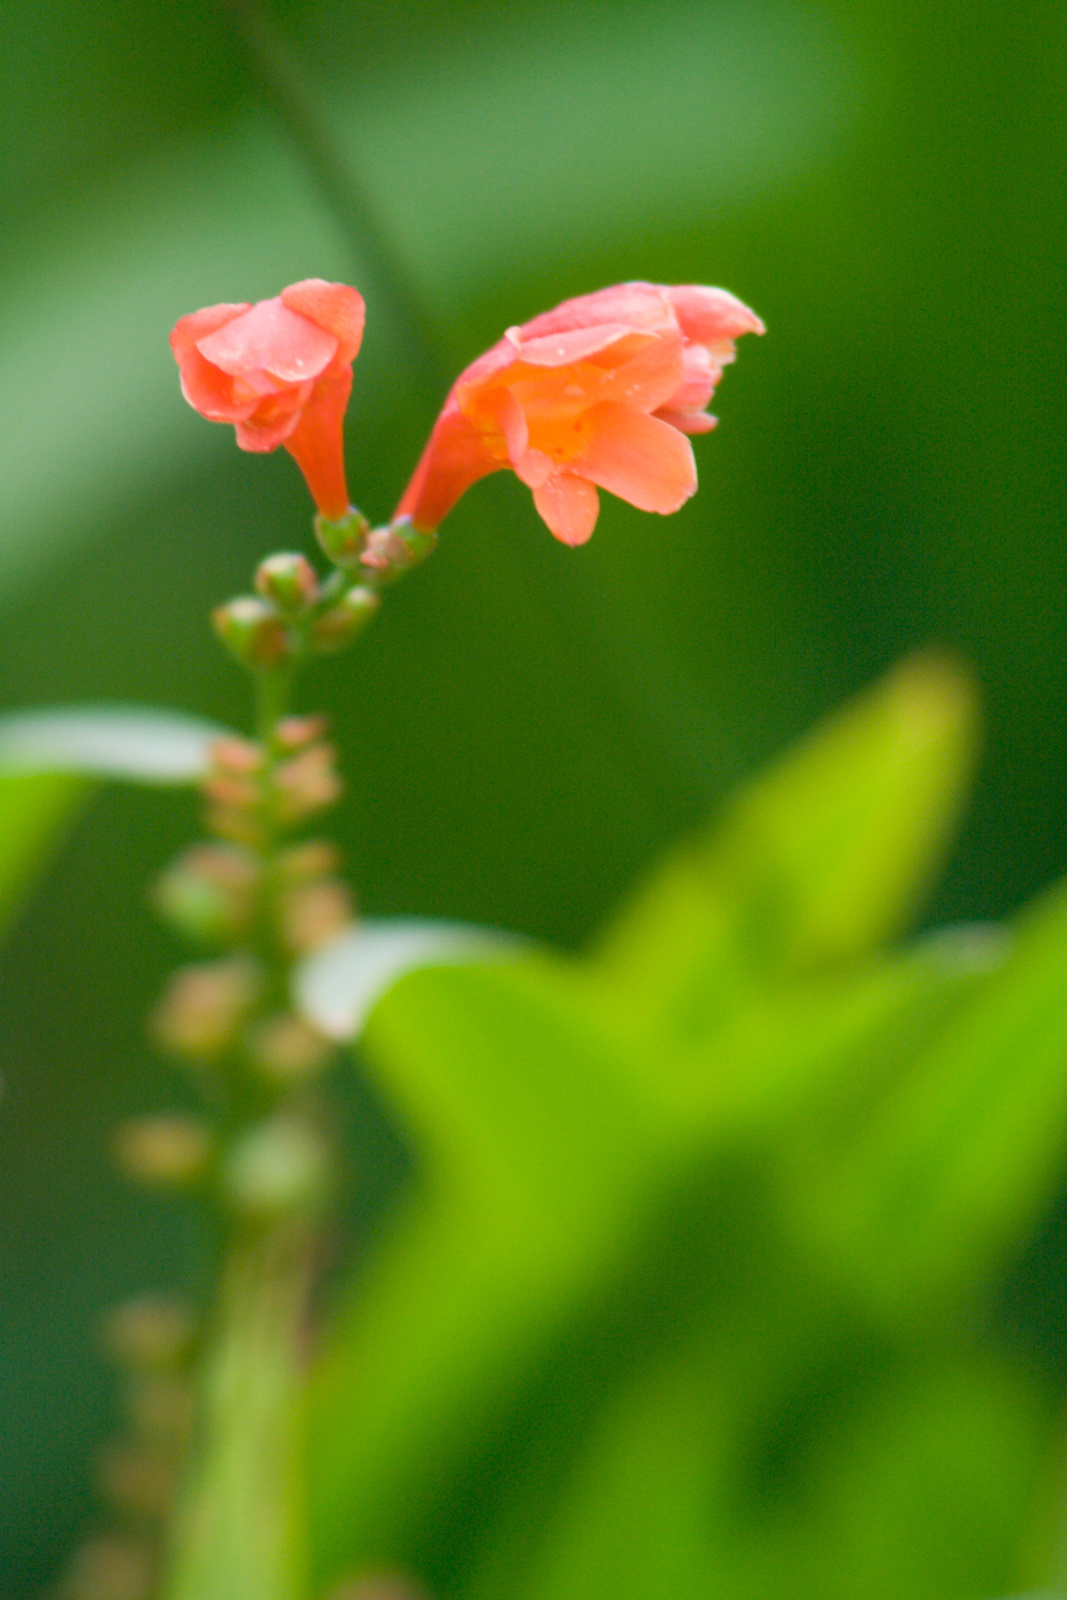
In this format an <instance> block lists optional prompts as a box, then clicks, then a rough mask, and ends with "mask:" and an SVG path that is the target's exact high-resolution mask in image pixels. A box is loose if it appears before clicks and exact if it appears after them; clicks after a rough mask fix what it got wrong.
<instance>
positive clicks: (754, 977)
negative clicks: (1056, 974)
mask: <svg viewBox="0 0 1067 1600" xmlns="http://www.w3.org/2000/svg"><path fill="white" fill-rule="evenodd" d="M974 744H975V704H974V695H973V691H972V689H971V686H970V683H969V681H968V680H967V678H966V677H965V676H964V675H963V673H962V672H961V671H960V669H959V668H958V667H957V666H956V665H955V664H954V663H952V662H949V661H946V660H943V659H941V658H939V657H934V656H917V657H914V658H912V659H911V660H908V661H906V662H904V663H903V665H902V666H900V667H899V668H897V670H896V671H895V672H893V673H891V674H890V676H889V677H888V678H887V679H885V680H884V681H883V682H882V683H880V684H878V685H877V686H876V687H875V688H874V689H872V690H869V691H868V692H867V693H865V694H863V695H861V696H859V697H858V698H857V699H856V700H854V701H853V702H852V703H851V704H850V705H848V706H846V707H845V708H844V710H843V711H840V712H838V713H836V714H835V715H834V716H832V717H831V718H830V719H828V721H826V722H825V723H824V724H823V725H822V726H821V727H819V728H816V729H815V731H814V732H813V733H812V734H810V735H809V736H808V737H807V738H806V739H805V740H803V741H802V742H801V743H800V744H798V745H796V746H794V748H793V749H792V750H790V751H788V752H787V753H786V755H785V756H784V757H783V758H782V759H781V760H780V761H779V762H778V763H777V765H776V766H774V767H772V768H771V770H770V772H769V773H767V774H766V775H764V776H762V777H760V778H757V779H756V780H755V782H754V783H753V784H752V785H751V786H750V787H749V788H748V789H747V790H746V791H745V792H743V793H742V794H741V795H740V796H739V797H738V798H737V799H736V800H735V801H734V802H732V803H731V804H730V805H729V807H728V808H727V810H726V813H725V815H724V816H723V817H722V818H721V819H720V821H719V822H718V824H717V826H716V827H715V828H714V829H713V830H712V832H711V833H710V834H709V835H706V836H704V837H703V838H698V839H697V840H696V841H694V842H691V843H689V844H688V845H686V846H684V847H683V848H682V849H681V850H679V851H677V852H675V853H674V854H673V855H672V856H671V857H670V858H669V859H668V860H667V862H666V863H665V864H663V865H661V866H660V867H659V868H658V869H657V870H656V871H655V872H654V873H653V875H652V877H651V878H650V879H649V881H648V882H647V883H646V884H645V886H644V888H643V889H641V890H640V891H639V893H638V894H637V895H636V897H635V898H634V899H633V900H632V901H631V902H630V903H629V905H627V906H626V907H625V908H624V909H623V912H622V914H621V915H620V916H619V917H618V918H617V920H616V922H615V923H614V925H613V926H612V927H611V928H610V929H609V932H608V936H607V938H606V940H605V941H604V943H603V944H602V946H601V947H600V952H599V953H600V957H601V959H602V961H603V964H604V977H605V982H606V984H607V985H608V986H609V988H610V991H611V993H612V994H613V995H615V996H616V997H617V1003H618V1004H619V1005H620V1006H624V1007H625V1008H626V1009H627V1010H629V1011H631V1013H633V1014H634V1016H635V1019H636V1020H639V1021H643V1022H644V1024H645V1025H646V1026H650V1027H651V1028H653V1029H657V1030H666V1032H667V1033H668V1034H675V1035H678V1036H680V1037H682V1038H686V1037H688V1038H691V1039H694V1040H698V1039H700V1038H701V1037H703V1036H704V1035H705V1034H706V1032H707V1030H708V1028H709V1027H712V1026H714V1025H716V1024H717V1023H718V1022H719V1021H720V1020H721V1018H722V1017H723V1015H724V1014H726V1013H728V1012H729V1011H731V1010H735V1009H741V1008H742V1007H743V1006H744V1005H745V1004H746V1002H747V1003H757V1002H758V1003H762V1000H763V998H764V997H765V995H766V992H767V990H768V988H770V989H773V988H775V987H779V986H781V985H782V984H784V983H788V982H789V981H790V980H792V979H794V978H796V977H798V976H802V975H804V974H806V973H815V972H818V971H820V970H825V969H828V968H830V969H832V968H833V967H834V966H836V965H838V964H840V963H842V962H847V961H850V960H854V959H855V958H857V957H859V956H863V955H865V954H867V953H868V952H870V951H872V950H874V949H876V948H877V947H878V946H879V945H880V944H881V943H882V942H884V941H885V940H886V939H888V938H891V937H892V936H894V935H895V934H898V933H899V932H900V931H901V930H902V929H903V928H904V927H905V926H906V924H907V922H908V920H909V918H910V917H911V916H912V915H913V914H914V910H915V907H916V905H917V903H918V901H919V899H920V898H921V896H922V894H923V892H924V891H925V889H926V887H927V885H928V883H929V881H930V879H931V876H932V874H933V873H934V871H935V869H936V868H937V867H938V866H939V865H940V863H941V859H942V856H943V854H944V850H945V846H946V842H947V840H948V838H949V837H950V836H951V833H952V830H953V828H954V826H955V823H956V819H957V816H958V814H959V810H960V805H961V802H962V799H963V796H964V794H965V792H966V789H967V786H968V782H969V779H970V774H971V768H972V764H973V758H974Z"/></svg>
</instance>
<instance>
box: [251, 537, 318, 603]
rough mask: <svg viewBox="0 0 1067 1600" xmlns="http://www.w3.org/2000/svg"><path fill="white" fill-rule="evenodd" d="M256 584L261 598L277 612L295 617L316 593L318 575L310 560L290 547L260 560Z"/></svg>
mask: <svg viewBox="0 0 1067 1600" xmlns="http://www.w3.org/2000/svg"><path fill="white" fill-rule="evenodd" d="M255 584H256V590H257V592H258V593H259V594H260V595H262V597H263V599H264V600H269V601H273V603H274V605H276V606H277V607H278V609H279V610H280V611H285V612H287V613H289V614H291V615H294V616H296V615H299V613H300V612H302V611H306V610H307V608H308V607H309V606H310V605H311V604H312V602H313V601H314V599H315V596H316V595H317V594H318V592H319V580H318V575H317V574H316V572H315V568H314V567H313V566H312V565H311V562H310V561H307V560H306V559H305V558H304V557H303V556H301V555H294V554H293V552H292V551H289V550H280V551H279V552H278V554H277V555H273V556H268V557H267V558H266V560H265V561H261V562H260V563H259V566H258V567H257V568H256V577H255Z"/></svg>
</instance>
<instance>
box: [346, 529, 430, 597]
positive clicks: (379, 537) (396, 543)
mask: <svg viewBox="0 0 1067 1600" xmlns="http://www.w3.org/2000/svg"><path fill="white" fill-rule="evenodd" d="M436 546H437V534H436V533H435V532H433V531H432V530H431V531H423V530H420V529H417V528H415V527H413V526H412V522H411V518H410V517H398V518H397V520H396V521H395V522H390V523H388V524H387V525H386V526H385V527H384V528H375V529H374V530H373V532H372V533H370V534H368V536H367V544H366V549H365V550H364V552H363V554H362V556H361V557H360V561H361V563H362V565H363V566H364V567H369V568H370V569H371V571H372V572H373V573H374V580H375V582H376V583H377V584H383V583H391V582H392V581H393V580H394V579H395V578H399V577H400V575H401V574H402V573H404V572H407V571H409V569H410V568H411V567H417V566H418V565H419V563H420V562H422V561H425V560H426V557H427V556H428V555H429V554H430V552H431V551H432V550H434V549H435V548H436Z"/></svg>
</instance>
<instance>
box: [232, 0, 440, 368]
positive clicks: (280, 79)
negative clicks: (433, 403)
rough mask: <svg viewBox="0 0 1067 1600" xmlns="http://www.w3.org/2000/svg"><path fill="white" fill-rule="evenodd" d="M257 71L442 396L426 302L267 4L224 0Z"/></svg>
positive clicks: (412, 358)
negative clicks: (328, 125) (331, 131)
mask: <svg viewBox="0 0 1067 1600" xmlns="http://www.w3.org/2000/svg"><path fill="white" fill-rule="evenodd" d="M223 4H224V6H225V9H226V10H227V11H228V12H229V13H230V15H231V17H232V18H233V21H234V24H235V26H236V29H237V32H238V34H239V36H240V38H241V42H242V43H243V45H244V47H245V49H246V50H247V52H248V58H249V61H250V63H251V65H252V68H253V71H254V73H255V77H256V79H257V81H258V84H259V88H260V90H261V91H262V93H263V96H264V98H265V100H266V101H267V102H268V104H270V105H271V106H272V107H273V109H274V111H275V112H276V113H277V115H278V117H279V119H280V120H281V122H282V123H283V125H284V127H285V129H286V131H287V133H288V134H289V136H290V138H291V139H292V141H293V144H294V145H295V146H296V148H297V150H298V151H299V152H300V154H301V156H302V157H303V160H304V162H305V164H306V166H307V168H308V171H309V173H310V174H311V177H312V179H313V181H314V182H315V183H316V184H317V185H318V188H319V192H320V194H321V195H322V198H323V200H324V201H325V203H326V205H327V207H328V208H329V210H330V211H331V212H332V213H333V215H334V217H335V218H336V219H337V221H338V223H339V224H340V226H341V228H342V230H343V232H344V233H345V234H346V236H347V238H348V240H349V242H350V245H351V247H352V249H353V252H354V253H355V254H356V255H357V256H358V257H360V258H361V259H362V261H363V262H365V263H366V265H368V266H369V268H370V270H371V272H372V273H373V274H374V277H375V278H376V279H377V281H378V291H379V296H380V297H384V298H385V299H386V300H387V301H390V302H391V305H390V307H389V309H390V311H391V313H392V317H393V320H394V322H395V324H396V326H397V329H398V331H399V334H400V337H401V340H402V342H403V343H404V344H405V345H406V347H407V359H408V361H409V363H410V364H411V365H412V366H413V367H414V369H415V371H416V372H417V374H418V376H419V378H420V380H421V382H422V384H423V385H424V386H425V388H426V390H427V392H428V393H429V394H431V395H433V394H435V393H442V394H443V393H444V391H445V389H446V388H447V387H448V382H449V378H448V373H447V371H446V369H445V365H444V363H443V361H442V359H441V355H440V352H439V349H438V345H437V341H436V339H435V337H434V335H433V332H432V330H431V328H430V324H429V321H428V319H427V316H426V314H425V312H424V310H423V306H422V302H421V299H420V296H419V295H418V293H417V291H416V289H415V287H414V284H413V283H412V281H411V278H410V276H409V274H408V272H407V269H406V268H405V266H404V264H403V262H402V261H401V259H400V256H399V254H398V253H397V251H396V248H395V247H394V245H393V241H392V240H391V239H390V237H389V234H388V232H387V230H386V228H385V227H384V225H383V224H382V222H381V219H380V218H379V216H378V214H377V212H376V210H375V208H374V206H373V204H372V202H371V200H370V198H369V196H368V194H367V192H366V190H365V189H364V188H363V187H362V185H361V184H360V183H359V182H358V180H357V178H356V176H355V174H354V173H353V171H352V168H351V163H350V162H346V161H344V160H342V159H341V157H340V156H339V155H338V153H337V151H336V149H335V146H334V141H333V140H332V138H331V137H330V135H329V133H328V131H327V129H326V127H325V125H324V123H323V120H322V118H321V117H320V116H319V114H318V111H317V108H316V106H315V103H314V98H313V96H312V94H311V93H310V92H309V90H308V88H307V86H306V84H305V82H304V74H303V73H302V72H301V70H300V68H299V65H298V63H297V61H296V59H295V56H294V52H293V50H292V47H291V46H286V45H283V43H282V41H281V40H280V39H279V37H278V34H277V32H276V30H275V28H274V27H273V24H272V22H271V19H270V16H269V14H268V12H267V9H266V7H265V6H263V5H261V4H257V0H223Z"/></svg>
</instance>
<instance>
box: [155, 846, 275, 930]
mask: <svg viewBox="0 0 1067 1600" xmlns="http://www.w3.org/2000/svg"><path fill="white" fill-rule="evenodd" d="M259 875H260V874H259V864H258V862H257V860H256V857H255V856H254V855H253V854H252V853H251V852H250V851H248V850H242V849H238V848H235V847H233V846H226V845H194V846H193V847H192V848H191V849H189V850H187V851H186V852H185V853H184V855H182V856H179V858H178V860H177V861H175V862H174V863H173V865H172V866H170V867H168V868H167V870H166V871H165V872H164V873H163V875H162V877H161V878H160V879H159V882H158V883H157V885H156V888H155V893H154V897H153V898H154V900H155V903H156V906H157V908H158V910H159V911H160V912H161V914H162V915H163V917H164V919H165V920H166V921H167V922H168V923H169V924H170V926H171V927H172V928H175V929H176V930H177V931H178V932H179V933H183V934H185V935H186V937H187V938H191V939H195V940H198V941H200V942H201V943H204V944H233V943H234V942H235V941H236V940H238V939H240V938H241V937H242V936H243V935H245V934H246V933H247V932H248V930H249V929H250V927H251V926H252V922H253V919H254V916H255V909H256V889H257V886H258V883H259Z"/></svg>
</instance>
